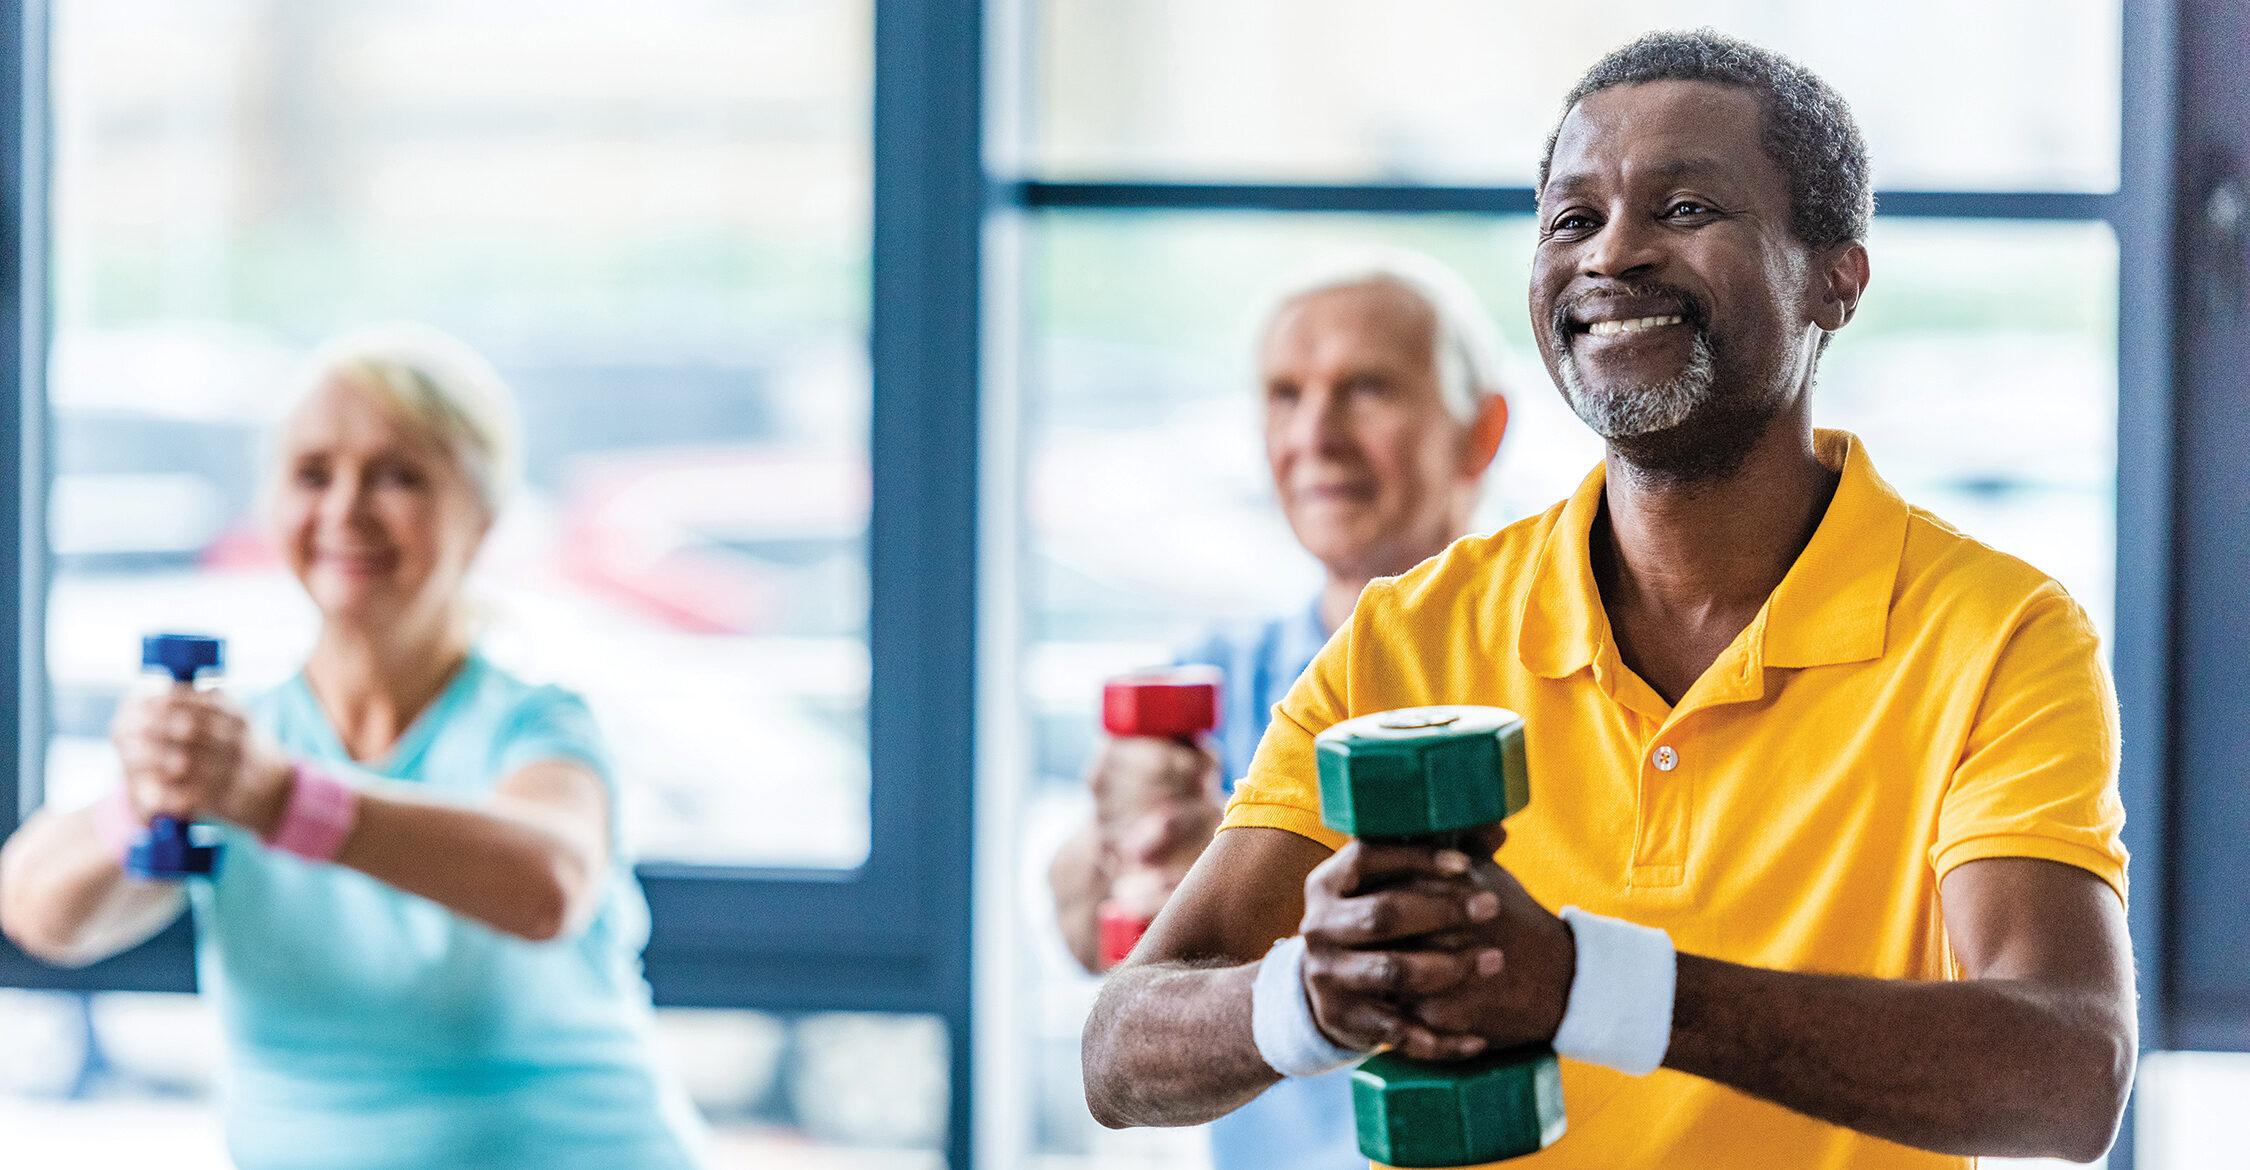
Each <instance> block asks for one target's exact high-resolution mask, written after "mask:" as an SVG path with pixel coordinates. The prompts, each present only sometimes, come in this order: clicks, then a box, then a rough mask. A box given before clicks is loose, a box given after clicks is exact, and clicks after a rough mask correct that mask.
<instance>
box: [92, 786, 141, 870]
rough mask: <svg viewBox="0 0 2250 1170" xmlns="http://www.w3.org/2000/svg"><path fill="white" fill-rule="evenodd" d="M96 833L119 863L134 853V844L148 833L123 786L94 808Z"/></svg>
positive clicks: (112, 791)
mask: <svg viewBox="0 0 2250 1170" xmlns="http://www.w3.org/2000/svg"><path fill="white" fill-rule="evenodd" d="M94 831H95V832H96V833H99V834H101V838H102V844H104V845H107V846H109V850H110V852H112V853H115V854H116V855H117V859H118V860H119V861H123V860H125V855H126V854H127V853H130V852H132V850H133V842H135V841H138V840H140V839H141V834H143V833H146V832H148V826H147V825H144V824H142V823H141V814H139V813H137V812H134V811H133V802H132V801H131V800H130V799H127V797H126V796H125V788H124V786H123V785H120V786H118V787H117V788H115V789H113V790H111V792H110V794H109V795H108V796H105V797H103V798H102V799H101V803H99V804H96V805H95V806H94Z"/></svg>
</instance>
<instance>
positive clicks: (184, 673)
mask: <svg viewBox="0 0 2250 1170" xmlns="http://www.w3.org/2000/svg"><path fill="white" fill-rule="evenodd" d="M225 661H226V644H225V643H224V642H221V641H220V640H218V639H217V638H205V637H199V636H195V635H190V634H151V635H149V636H148V637H146V638H143V639H141V667H142V669H144V670H145V669H148V668H150V667H160V668H162V669H163V670H164V672H165V673H167V674H169V675H171V676H172V682H173V684H174V685H177V686H193V685H195V680H196V678H197V676H199V675H201V674H202V673H203V672H204V671H206V670H217V669H219V668H220V667H221V666H222V665H224V663H225ZM218 864H219V850H218V847H217V846H215V845H198V844H196V843H195V841H194V840H193V837H192V835H191V834H190V833H189V831H188V822H187V821H186V820H184V819H182V818H179V817H169V816H164V817H154V818H152V819H150V821H149V824H148V833H147V835H146V836H144V837H143V838H141V839H140V840H139V841H137V842H135V843H134V845H133V847H132V849H131V850H130V851H129V852H128V853H127V854H126V858H125V868H126V869H127V870H128V871H130V872H131V873H133V874H134V875H135V876H137V877H144V878H154V879H158V880H170V879H174V878H181V877H187V876H189V875H191V874H210V873H215V872H217V870H218Z"/></svg>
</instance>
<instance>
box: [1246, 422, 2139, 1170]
mask: <svg viewBox="0 0 2250 1170" xmlns="http://www.w3.org/2000/svg"><path fill="white" fill-rule="evenodd" d="M1816 443H1817V447H1818V450H1819V452H1820V454H1821V457H1822V458H1823V460H1824V461H1826V462H1828V464H1829V465H1830V466H1831V467H1833V468H1836V469H1837V470H1838V471H1839V472H1840V473H1841V478H1840V482H1839V484H1838V487H1837V491H1836V495H1835V497H1834V498H1833V499H1832V500H1831V502H1830V504H1829V507H1828V510H1827V512H1826V513H1825V514H1824V515H1823V517H1822V520H1821V524H1820V526H1819V528H1818V529H1817V530H1816V531H1815V533H1814V535H1813V538H1812V540H1811V541H1810V542H1809V543H1808V545H1807V546H1806V549H1805V551H1804V552H1803V553H1802V554H1801V555H1800V556H1799V558H1798V560H1797V562H1796V564H1795V565H1793V566H1792V567H1791V569H1790V571H1789V573H1788V574H1787V575H1786V576H1785V578H1784V579H1783V581H1782V583H1781V584H1780V586H1778V587H1777V588H1776V589H1775V590H1774V593H1773V595H1772V596H1771V597H1770V598H1769V599H1768V601H1767V604H1766V606H1765V607H1764V608H1763V609H1762V610H1761V611H1760V612H1759V613H1758V615H1757V616H1756V617H1755V618H1754V619H1753V620H1752V621H1751V623H1750V625H1749V626H1748V627H1747V628H1745V629H1744V630H1743V632H1742V634H1741V635H1740V636H1739V637H1737V638H1736V640H1735V642H1734V644H1733V645H1732V646H1730V647H1729V648H1728V649H1727V650H1726V651H1725V652H1724V653H1722V654H1721V655H1720V656H1719V658H1718V660H1717V661H1716V662H1714V663H1713V664H1712V665H1711V667H1710V668H1709V669H1708V670H1707V671H1706V672H1705V673H1704V675H1703V677H1702V678H1701V679H1699V680H1698V681H1697V682H1696V683H1695V685H1694V686H1693V687H1692V688H1690V689H1689V691H1688V692H1687V694H1685V695H1683V696H1681V697H1680V699H1679V701H1678V702H1677V703H1666V702H1665V701H1664V700H1663V698H1662V697H1660V696H1659V695H1657V694H1656V693H1655V692H1654V691H1653V690H1652V689H1651V688H1649V687H1648V685H1647V684H1646V683H1645V682H1643V681H1642V680H1641V679H1639V678H1638V677H1637V676H1636V675H1634V674H1633V672H1632V671H1631V670H1630V669H1628V668H1627V667H1626V666H1625V665H1624V663H1623V661H1622V659H1621V657H1620V655H1619V652H1618V650H1617V647H1616V645H1615V642H1614V639H1613V638H1612V637H1611V636H1610V630H1609V625H1608V621H1607V619H1606V617H1605V616H1604V615H1603V612H1602V609H1601V602H1600V596H1599V592H1598V590H1597V588H1596V586H1595V583H1594V578H1593V572H1592V567H1591V562H1590V559H1589V557H1588V554H1587V538H1588V534H1589V532H1590V530H1591V526H1592V523H1593V519H1594V516H1595V515H1596V513H1597V512H1598V511H1599V508H1600V504H1601V498H1602V490H1603V477H1602V473H1601V470H1600V469H1598V468H1597V469H1596V470H1595V472H1594V473H1593V474H1592V475H1590V476H1589V477H1588V478H1587V480H1586V482H1585V483H1584V484H1582V485H1581V486H1580V488H1579V490H1578V492H1577V493H1576V494H1574V495H1573V496H1572V497H1571V498H1570V499H1569V500H1567V501H1565V502H1564V503H1562V504H1560V505H1557V506H1556V507H1555V508H1553V509H1550V510H1549V511H1548V512H1546V513H1545V514H1543V515H1541V516H1537V517H1533V518H1531V519H1528V520H1525V521H1522V522H1520V523H1518V524H1514V525H1511V526H1509V527H1508V528H1505V529H1502V530H1501V531H1499V532H1497V533H1493V534H1490V535H1486V536H1476V537H1470V538H1466V539H1464V540H1462V541H1459V542H1457V543H1456V544H1454V545H1453V546H1452V547H1451V548H1450V549H1448V550H1447V551H1446V552H1445V553H1443V554H1441V555H1440V556H1438V557H1436V558H1434V559H1432V560H1431V561H1429V562H1426V563H1424V564H1423V565H1421V566H1420V567H1418V568H1416V569H1415V570H1414V571H1413V572H1411V573H1408V574H1407V575H1405V576H1403V577H1399V578H1396V579H1393V580H1389V581H1378V582H1376V583H1375V584H1373V585H1370V586H1369V587H1368V590H1367V591H1366V593H1364V594H1363V595H1362V596H1361V598H1360V602H1359V605H1358V607H1357V608H1356V609H1355V610H1354V612H1353V614H1352V618H1351V620H1350V621H1348V622H1347V623H1345V624H1344V625H1343V626H1342V627H1341V628H1339V629H1338V630H1337V632H1336V633H1335V635H1334V636H1333V637H1332V638H1331V639H1330V640H1329V642H1328V644H1327V646H1325V647H1324V648H1323V649H1322V650H1321V652H1320V654H1319V656H1318V657H1316V658H1315V659H1314V660H1313V663H1312V665H1311V666H1310V667H1309V668H1308V669H1307V670H1306V672H1305V674H1304V676H1303V677H1302V678H1301V679H1299V680H1298V682H1297V685H1296V686H1295V687H1294V688H1293V689H1292V690H1291V691H1290V693H1289V694H1288V696H1287V697H1286V698H1285V699H1284V700H1283V701H1282V702H1281V703H1280V704H1279V705H1278V706H1277V707H1276V708H1275V711H1274V718H1273V720H1272V723H1271V725H1270V726H1269V727H1268V729H1267V732H1266V735H1265V738H1264V739H1263V740H1262V741H1261V742H1260V744H1259V746H1258V752H1257V755H1256V757H1255V759H1254V761H1253V762H1252V764H1251V767H1250V774H1249V776H1248V777H1246V778H1245V779H1243V780H1242V781H1241V782H1239V783H1238V784H1237V785H1236V787H1235V792H1234V796H1233V799H1232V800H1231V802H1230V803H1229V805H1228V808H1227V814H1226V819H1225V821H1224V824H1223V828H1225V829H1235V828H1243V827H1251V826H1258V827H1266V828H1277V829H1283V830H1287V831H1289V832H1292V833H1296V834H1299V835H1302V836H1305V837H1309V838H1311V839H1313V840H1316V841H1319V842H1321V843H1323V844H1325V845H1328V846H1330V847H1331V848H1333V847H1337V846H1340V845H1341V844H1342V842H1343V838H1342V837H1340V836H1339V835H1337V834H1335V833H1333V832H1331V831H1330V830H1328V829H1327V828H1325V827H1324V826H1323V825H1322V824H1321V823H1320V814H1319V796H1318V786H1317V781H1316V779H1315V770H1314V763H1313V738H1314V736H1316V735H1317V734H1318V733H1319V732H1321V731H1322V730H1324V729H1326V728H1327V727H1329V726H1331V725H1333V724H1335V723H1338V722H1341V721H1342V720H1344V719H1348V718H1351V717H1353V716H1357V715H1363V714H1367V713H1369V712H1373V711H1382V710H1388V709H1391V708H1394V707H1408V706H1420V705H1425V704H1432V703H1465V704H1485V705H1490V706H1497V707H1506V708H1509V709H1511V710H1514V711H1516V712H1518V713H1519V714H1521V715H1522V716H1523V717H1524V722H1525V742H1526V748H1527V751H1528V753H1529V756H1530V765H1531V768H1530V771H1531V803H1530V805H1529V806H1528V807H1527V808H1525V809H1524V810H1523V811H1522V812H1520V813H1518V814H1517V815H1516V816H1515V817H1513V818H1511V819H1510V821H1509V837H1508V843H1507V844H1506V845H1505V846H1504V847H1503V848H1502V849H1501V851H1500V854H1499V860H1500V862H1501V863H1502V864H1503V865H1505V866H1507V867H1508V868H1509V870H1510V871H1511V872H1512V873H1514V874H1515V875H1516V876H1517V877H1518V878H1519V879H1521V880H1522V881H1523V883H1524V885H1525V887H1526V888H1527V889H1529V890H1530V891H1531V893H1532V894H1533V896H1535V897H1537V898H1538V899H1539V900H1540V901H1541V902H1542V903H1543V904H1545V905H1546V906H1548V907H1549V908H1550V909H1553V908H1559V907H1561V906H1564V905H1576V906H1580V907H1583V908H1585V909H1587V910H1589V911H1592V912H1594V913H1597V914H1606V915H1611V916H1615V917H1620V918H1626V919H1630V920H1633V921H1636V922H1642V923H1646V924H1649V925H1652V926H1658V927H1661V928H1663V929H1665V930H1667V931H1669V932H1670V933H1671V935H1672V938H1673V940H1674V942H1675V943H1676V944H1677V945H1678V946H1679V947H1680V949H1681V950H1683V951H1688V952H1691V953H1695V954H1702V955H1708V956H1711V957H1714V958H1721V959H1726V960H1729V961H1733V962H1738V963H1747V964H1752V965H1755V966H1761V967H1768V968H1773V969H1779V970H1794V971H1818V972H1828V973H1838V974H1853V975H1863V976H1869V977H1875V978H1891V979H1948V978H1958V977H1959V974H1960V972H1959V969H1958V965H1957V964H1956V963H1955V961H1954V959H1953V955H1952V952H1951V950H1950V948H1949V947H1948V945H1947V942H1946V938H1945V927H1944V919H1943V915H1942V911H1941V907H1940V904H1939V882H1940V881H1941V880H1942V879H1943V877H1944V876H1945V874H1946V873H1948V872H1950V871H1951V870H1952V869H1954V868H1955V867H1957V866H1960V865H1963V864H1966V863H1968V862H1972V861H1976V860H1980V859H1985V858H1997V857H2029V858H2040V859H2044V860H2048V861H2055V862H2061V863H2063V864H2066V865H2072V866H2076V867H2078V868H2080V869H2083V870H2086V871H2087V872H2089V873H2091V874H2093V875H2094V876H2096V877H2097V878H2099V879H2100V880H2102V881H2103V882H2104V883H2106V884H2108V885H2109V886H2110V887H2111V888H2112V889H2114V890H2115V891H2116V892H2117V893H2118V895H2119V897H2121V898H2122V897H2123V896H2124V894H2125V888H2126V878H2125V872H2126V856H2125V851H2124V848H2123V846H2122V844H2121V843H2120V833H2121V830H2122V828H2123V824H2124V810H2123V806H2122V804H2121V803H2120V802H2119V800H2118V796H2117V788H2116V773H2117V758H2118V721H2117V710H2116V701H2115V698H2114V696H2113V693H2112V691H2111V687H2110V682H2109V676H2108V671H2107V669H2106V668H2105V666H2104V665H2103V661H2102V657H2101V651H2100V645H2099V642H2098V639H2097V637H2096V635H2095V632H2094V630H2093V628H2092V626H2091V625H2090V624H2089V622H2088V621H2087V619H2086V616H2085V614H2084V612H2083V611H2082V610H2081V609H2080V608H2079V607H2078V606H2077V604H2076V603H2075V602H2073V601H2072V600H2071V599H2070V598H2069V596H2068V595H2067V594H2065V593H2064V591H2063V590H2062V588H2061V587H2060V586H2058V585H2056V584H2055V583H2054V582H2053V581H2052V580H2051V579H2049V578H2048V577H2047V576H2046V575H2045V574H2043V573H2040V572H2039V571H2038V570H2036V569H2033V568H2032V567H2031V566H2029V565H2026V564H2024V563H2023V562H2021V561H2019V560H2016V559H2015V558H2013V557H2009V556H2007V555H2005V554H2003V553H2000V552H1997V551H1995V550H1993V549H1991V548H1988V547H1986V546H1984V545H1982V544H1979V543H1977V542H1976V541H1974V540H1972V539H1970V538H1968V537H1966V536H1964V535H1962V534H1960V533H1959V532H1957V531H1955V530H1954V529H1952V528H1950V527H1949V526H1947V525H1946V524H1945V523H1944V522H1943V521H1941V520H1938V519H1937V518H1936V517H1934V516H1931V515H1929V514H1928V513H1926V512H1923V511H1921V510H1919V509H1915V508H1912V507H1910V506H1909V505H1907V504H1906V503H1905V502H1904V501H1903V500H1901V499H1900V498H1899V497H1898V496H1897V494H1896V493H1895V492H1893V491H1892V490H1891V488H1890V487H1889V485H1887V484H1885V483H1884V482H1883V481H1882V479H1881V478H1879V477H1878V476H1877V475H1876V474H1875V471H1874V469H1873V467H1872V465H1871V464H1870V462H1869V460H1868V457H1867V455H1866V453H1865V450H1864V449H1863V448H1862V447H1861V445H1860V444H1859V443H1858V441H1857V440H1856V439H1854V438H1853V437H1852V436H1850V435H1847V434H1844V433H1842V432H1835V431H1822V432H1819V433H1818V434H1817V436H1816ZM1564 1082H1565V1098H1566V1102H1567V1106H1568V1109H1569V1112H1570V1116H1571V1121H1570V1129H1569V1133H1568V1134H1567V1135H1566V1136H1565V1137H1564V1139H1563V1140H1562V1141H1560V1142H1559V1143H1557V1145H1556V1146H1555V1147H1553V1148H1552V1149H1549V1150H1547V1151H1545V1152H1543V1153H1541V1154H1538V1155H1535V1156H1533V1157H1532V1158H1528V1159H1522V1160H1518V1161H1515V1162H1511V1163H1508V1165H1509V1166H1511V1167H1524V1168H1526V1170H1530V1168H1533V1167H1539V1168H1545V1167H1551V1166H1588V1167H1592V1166H1611V1165H1727V1166H1791V1167H1801V1166H1835V1167H1842V1166H1868V1165H1873V1166H1900V1167H1940V1166H1944V1167H1965V1166H1967V1165H1969V1162H1968V1160H1966V1159H1961V1158H1954V1157H1948V1156H1943V1155H1937V1154H1929V1153H1924V1152H1921V1151H1915V1150H1909V1149H1907V1148H1906V1147H1903V1146H1898V1145H1894V1144H1891V1143H1888V1142H1883V1141H1880V1140H1878V1139H1875V1138H1870V1137H1866V1136H1864V1135H1861V1134H1857V1133H1853V1132H1851V1131H1849V1130H1845V1129H1842V1128H1840V1127H1836V1126H1832V1125H1828V1124H1826V1123H1824V1122H1819V1121H1815V1120H1813V1119H1810V1118H1807V1117H1803V1116H1801V1115H1799V1114H1794V1113H1790V1112H1788V1111H1787V1110H1784V1109H1781V1108H1780V1107H1778V1106H1774V1105H1769V1104H1766V1103H1764V1102H1760V1101H1756V1100H1753V1099H1751V1098H1749V1097H1747V1096H1744V1095H1742V1094H1739V1093H1736V1092H1735V1091H1733V1090H1731V1089H1727V1088H1725V1087H1723V1086H1720V1085H1717V1084H1716V1083H1713V1082H1709V1081H1702V1080H1698V1079H1695V1078H1692V1077H1687V1076H1685V1075H1683V1074H1678V1073H1674V1072H1670V1071H1668V1070H1667V1071H1660V1072H1658V1073H1656V1074H1655V1075H1653V1076H1650V1077H1646V1078H1629V1077H1625V1076H1623V1075H1621V1074H1617V1073H1613V1072H1611V1071H1609V1070H1606V1069H1599V1068H1592V1067H1589V1066H1581V1065H1577V1064H1575V1063H1573V1062H1565V1068H1564Z"/></svg>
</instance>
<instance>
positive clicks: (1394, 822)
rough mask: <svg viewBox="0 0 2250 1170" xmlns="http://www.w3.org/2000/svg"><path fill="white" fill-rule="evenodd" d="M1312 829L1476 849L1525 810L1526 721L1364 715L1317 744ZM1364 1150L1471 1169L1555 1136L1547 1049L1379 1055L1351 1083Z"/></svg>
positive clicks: (1502, 716)
mask: <svg viewBox="0 0 2250 1170" xmlns="http://www.w3.org/2000/svg"><path fill="white" fill-rule="evenodd" d="M1314 751H1315V755H1316V756H1317V757H1318V759H1319V762H1320V819H1321V821H1322V822H1323V823H1325V824H1326V825H1327V826H1328V827H1329V828H1331V829H1334V830H1336V831H1337V832H1339V833H1348V834H1350V835H1352V836H1354V837H1359V838H1362V839H1364V840H1370V841H1384V842H1408V843H1413V844H1417V845H1427V846H1431V847H1433V848H1447V847H1455V848H1472V849H1473V844H1472V841H1473V838H1474V836H1475V831H1476V830H1478V829H1482V828H1485V827H1486V826H1489V825H1494V824H1497V823H1499V822H1500V821H1502V820H1504V819H1506V818H1507V817H1508V816H1510V815H1512V814H1513V813H1515V812H1516V811H1518V810H1519V809H1521V808H1523V806H1524V805H1526V804H1529V803H1530V802H1531V775H1530V772H1529V770H1528V768H1527V766H1526V764H1525V760H1524V747H1523V719H1522V717H1521V716H1518V715H1517V714H1516V713H1515V712H1513V711H1503V710H1501V709H1500V708H1498V707H1408V708H1403V709H1401V710H1397V711H1383V712H1378V713H1376V714H1373V715H1363V716H1361V717H1359V718H1357V719H1351V720H1347V721H1345V722H1343V723H1339V724H1337V725H1336V726H1334V727H1331V728H1329V729H1328V730H1327V731H1324V732H1322V733H1321V734H1320V736H1319V738H1318V739H1316V740H1315V741H1314ZM1352 1114H1353V1117H1354V1119H1355V1121H1356V1122H1357V1124H1358V1129H1359V1149H1360V1152H1361V1153H1363V1154H1365V1155H1367V1156H1368V1157H1370V1158H1372V1159H1374V1160H1375V1161H1377V1162H1380V1163H1383V1164H1384V1165H1387V1166H1473V1165H1476V1164H1478V1163H1482V1162H1497V1161H1501V1160H1503V1159H1506V1158H1514V1157H1520V1156H1522V1155H1524V1154H1529V1153H1532V1152H1534V1151H1537V1150H1542V1149H1545V1148H1546V1147H1547V1146H1548V1145H1549V1144H1551V1143H1553V1142H1554V1140H1555V1139H1556V1138H1559V1137H1561V1136H1562V1132H1563V1124H1564V1119H1563V1100H1562V1073H1561V1070H1560V1069H1559V1068H1558V1067H1557V1066H1556V1063H1555V1054H1554V1052H1553V1050H1551V1049H1549V1048H1548V1047H1547V1046H1545V1045H1534V1046H1531V1047H1526V1048H1515V1049H1510V1050H1508V1051H1505V1052H1496V1053H1491V1054H1489V1055H1486V1056H1481V1057H1478V1058H1476V1059H1474V1060H1466V1061H1458V1062H1449V1063H1444V1064H1436V1063H1429V1062H1424V1061H1418V1060H1408V1059H1406V1058H1405V1057H1403V1056H1396V1055H1393V1054H1390V1053H1384V1054H1380V1055H1377V1056H1372V1057H1369V1058H1368V1059H1367V1060H1366V1061H1364V1062H1362V1063H1361V1064H1360V1066H1359V1067H1358V1068H1357V1069H1356V1070H1354V1071H1353V1072H1352Z"/></svg>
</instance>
